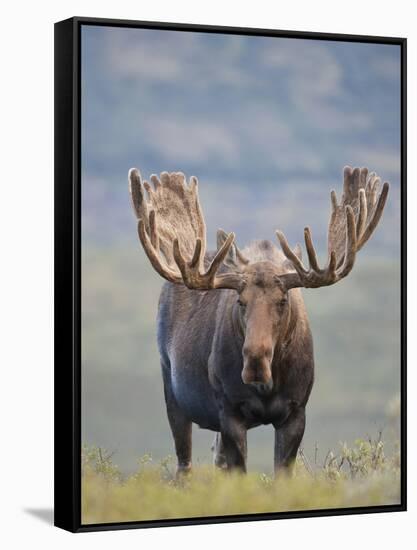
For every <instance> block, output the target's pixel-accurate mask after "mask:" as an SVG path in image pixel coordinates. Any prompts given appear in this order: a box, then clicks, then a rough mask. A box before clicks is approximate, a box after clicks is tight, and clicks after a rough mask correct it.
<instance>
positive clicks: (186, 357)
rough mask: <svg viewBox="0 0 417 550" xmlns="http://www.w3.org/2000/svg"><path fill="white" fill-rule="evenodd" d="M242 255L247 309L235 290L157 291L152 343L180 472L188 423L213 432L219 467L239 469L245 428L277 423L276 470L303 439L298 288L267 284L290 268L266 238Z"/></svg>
mask: <svg viewBox="0 0 417 550" xmlns="http://www.w3.org/2000/svg"><path fill="white" fill-rule="evenodd" d="M244 254H245V255H246V257H248V258H249V259H250V260H251V263H250V271H248V275H247V276H248V278H249V281H250V283H249V284H247V288H246V290H245V292H247V293H250V294H249V295H248V296H246V301H247V302H248V304H247V306H246V309H245V312H243V311H242V307H241V306H240V305H239V303H238V299H239V298H242V297H240V296H239V293H238V292H237V291H235V290H209V291H199V290H189V289H188V288H186V287H185V286H184V285H177V284H172V283H165V285H164V287H163V289H162V292H161V297H160V302H159V312H158V346H159V351H160V355H161V365H162V373H163V380H164V390H165V399H166V405H167V412H168V418H169V422H170V426H171V429H172V433H173V436H174V440H175V447H176V453H177V457H178V466H179V470H180V471H181V470H188V469H189V468H190V466H191V427H192V423H195V424H198V425H199V426H200V427H201V428H205V429H209V430H213V431H215V432H218V435H217V436H216V443H215V463H216V464H217V465H218V466H220V467H228V468H229V469H230V468H239V469H241V470H243V471H244V470H246V454H247V449H246V432H247V430H248V429H251V428H254V427H256V426H259V425H261V424H272V425H273V427H274V429H275V459H274V463H275V469H276V470H277V469H280V468H281V467H285V466H289V465H290V464H291V463H292V461H293V460H294V459H295V456H296V453H297V450H298V447H299V445H300V442H301V439H302V437H303V433H304V427H305V406H306V403H307V400H308V398H309V395H310V391H311V388H312V385H313V378H314V359H313V344H312V337H311V332H310V328H309V324H308V320H307V316H306V312H305V308H304V303H303V300H302V296H301V292H300V290H299V289H292V290H290V291H288V293H283V292H281V291H280V290H279V289H278V290H277V288H276V287H277V285H276V282H275V283H274V285H275V286H274V287H272V284H271V285H270V283H269V279H268V276H270V277H276V275H277V274H282V273H285V272H287V271H288V266H286V260H285V257H284V256H283V254H281V253H280V252H279V251H278V249H277V248H276V247H275V246H274V245H273V244H272V243H269V242H268V241H262V242H261V243H255V244H254V245H252V247H250V248H248V249H246V250H245V251H244ZM222 269H223V270H226V271H227V268H224V267H223V268H222ZM265 273H267V275H268V276H266V275H265ZM274 292H275V293H277V292H278V293H280V294H279V296H278V295H274V294H273V293H274ZM242 295H243V293H242ZM282 297H284V303H283V304H282V305H277V304H280V298H282ZM277 308H281V309H280V310H278V309H277Z"/></svg>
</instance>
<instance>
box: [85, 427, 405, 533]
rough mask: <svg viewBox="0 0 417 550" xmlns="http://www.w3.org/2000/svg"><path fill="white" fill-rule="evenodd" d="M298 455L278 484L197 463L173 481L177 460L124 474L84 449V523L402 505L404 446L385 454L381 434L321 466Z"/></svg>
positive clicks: (103, 454) (103, 455)
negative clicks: (402, 451)
mask: <svg viewBox="0 0 417 550" xmlns="http://www.w3.org/2000/svg"><path fill="white" fill-rule="evenodd" d="M316 457H317V453H316V452H314V453H313V456H309V457H307V456H306V453H305V452H304V451H303V450H302V449H300V450H299V452H298V455H297V459H296V463H295V467H294V471H293V474H292V475H291V476H288V475H282V476H278V477H276V478H274V477H272V476H269V475H266V474H264V473H259V472H252V471H249V473H248V474H247V475H246V476H242V475H241V474H239V473H238V472H236V471H235V472H226V471H224V470H220V469H218V468H215V467H213V466H208V465H206V466H203V465H197V466H196V465H194V467H193V470H192V473H190V474H188V475H187V476H182V477H181V478H180V479H177V478H176V475H175V461H174V458H173V457H172V456H168V457H166V459H164V460H159V461H156V462H155V461H154V460H153V459H152V457H151V456H150V455H144V456H142V457H141V458H140V459H139V460H138V465H137V470H136V472H134V473H133V474H131V475H123V474H122V473H121V471H120V470H119V468H118V467H117V465H116V464H115V463H114V456H112V455H111V454H110V453H108V452H107V451H105V450H103V449H100V448H97V447H88V446H84V448H83V453H82V522H83V523H84V524H93V523H105V522H125V521H143V520H154V519H169V518H201V517H208V516H221V515H236V514H259V513H271V512H285V511H292V510H320V509H331V508H346V507H366V506H375V505H388V504H398V503H399V502H400V477H401V472H400V454H399V448H398V447H397V448H395V449H393V450H392V452H389V453H388V452H386V451H385V446H384V441H383V439H382V438H381V434H379V435H378V436H377V437H375V438H365V439H358V440H357V441H355V442H354V444H353V445H352V446H348V445H346V444H345V443H343V444H340V446H339V448H338V449H337V450H335V451H334V452H330V451H329V452H328V453H327V454H326V455H325V457H324V459H323V460H320V461H318V460H317V458H316Z"/></svg>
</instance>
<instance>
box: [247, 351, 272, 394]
mask: <svg viewBox="0 0 417 550" xmlns="http://www.w3.org/2000/svg"><path fill="white" fill-rule="evenodd" d="M271 360H272V351H270V350H269V349H268V348H266V347H265V348H260V349H257V350H256V351H255V350H253V349H248V348H244V349H243V370H242V381H243V383H244V384H251V385H261V386H264V385H266V386H268V385H269V384H271V383H272V374H271Z"/></svg>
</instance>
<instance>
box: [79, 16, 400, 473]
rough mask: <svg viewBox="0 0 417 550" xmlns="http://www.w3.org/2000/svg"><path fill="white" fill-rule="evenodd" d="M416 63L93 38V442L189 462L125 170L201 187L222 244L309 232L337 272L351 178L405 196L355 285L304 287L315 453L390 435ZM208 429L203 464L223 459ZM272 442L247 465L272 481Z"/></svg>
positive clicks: (85, 365) (85, 108) (258, 432)
mask: <svg viewBox="0 0 417 550" xmlns="http://www.w3.org/2000/svg"><path fill="white" fill-rule="evenodd" d="M399 62H400V58H399V47H398V46H387V45H375V44H356V43H343V42H329V41H308V40H298V39H297V40H294V39H283V38H262V37H244V36H224V35H206V34H203V33H185V32H174V31H153V30H152V31H151V30H141V29H117V28H106V27H94V26H86V27H83V33H82V439H83V442H85V443H88V444H91V445H97V446H101V447H104V448H106V449H109V450H112V451H116V455H115V462H116V463H118V464H119V466H120V467H121V468H122V469H123V470H124V471H126V472H130V471H132V470H134V469H135V467H136V461H137V459H138V457H139V456H141V455H143V454H145V453H151V454H152V455H153V456H154V458H156V459H158V458H162V457H165V456H166V455H167V454H172V453H173V446H172V439H171V435H170V432H169V427H168V422H167V419H166V413H165V405H164V398H163V391H162V381H161V376H160V368H159V357H158V352H157V347H156V323H155V318H156V310H157V302H158V296H159V291H160V288H161V286H162V279H161V278H160V277H159V276H158V275H157V274H156V273H155V272H154V271H153V270H152V268H151V267H150V265H149V262H148V260H147V258H146V257H145V254H144V252H143V251H142V249H141V246H140V243H139V241H138V238H137V234H136V222H135V219H134V216H133V213H132V210H131V206H130V203H129V196H128V188H127V172H128V169H129V168H130V167H132V166H137V167H139V168H140V170H141V171H142V174H143V175H144V177H148V176H149V175H150V174H151V173H152V172H160V171H162V170H168V171H177V170H182V171H184V172H185V173H186V174H187V175H188V176H189V175H191V174H195V175H197V176H198V177H199V179H200V199H201V202H202V205H203V209H204V213H205V217H206V223H207V229H208V240H209V246H210V247H213V246H214V244H215V232H216V230H217V228H218V227H222V228H224V229H225V230H226V231H235V232H236V235H237V241H238V244H239V245H240V246H241V247H242V246H244V245H245V244H247V243H248V242H249V241H250V240H252V239H255V238H269V239H271V240H273V239H274V231H275V229H282V230H283V231H284V232H285V233H286V235H287V237H288V238H289V240H290V242H292V243H293V244H294V243H295V242H297V241H300V239H301V238H302V231H303V227H304V226H305V225H309V226H310V227H311V228H312V230H313V234H314V237H315V241H316V242H317V248H318V249H319V251H321V258H322V259H324V257H325V251H326V227H327V222H328V216H329V203H330V200H329V194H330V189H332V188H335V189H336V190H337V191H338V194H339V196H340V192H341V186H342V168H343V165H345V164H351V165H357V166H362V165H366V166H369V168H370V169H371V170H376V171H377V172H378V173H379V174H380V175H381V176H382V177H383V178H384V180H388V181H390V183H391V190H390V196H389V199H388V204H387V208H386V211H385V213H384V217H383V219H382V221H381V224H380V227H378V229H377V231H376V234H375V235H374V236H373V238H372V240H371V241H370V242H369V243H368V244H367V245H366V247H365V249H364V250H363V251H361V253H360V254H359V257H358V259H357V265H355V268H354V271H353V272H352V273H351V275H350V276H349V277H348V278H347V279H346V280H344V281H342V282H341V283H339V284H337V285H336V286H334V287H329V288H323V289H319V290H305V291H304V298H305V301H306V304H307V310H308V313H309V317H310V322H311V327H312V331H313V336H314V342H315V359H316V382H315V386H314V388H313V392H312V395H311V398H310V401H309V404H308V409H307V427H306V433H305V437H304V441H303V447H304V449H305V452H306V453H307V455H309V456H313V455H314V453H315V447H316V445H317V446H318V455H319V458H320V457H324V456H325V455H326V453H327V451H328V449H329V448H334V447H336V446H337V445H338V442H339V441H348V442H351V441H353V440H354V439H356V438H357V437H363V436H366V434H367V433H369V434H372V435H373V434H375V433H376V432H377V431H378V430H380V429H384V428H385V431H386V433H385V438H387V437H388V438H389V430H388V429H387V428H386V423H387V420H386V412H387V408H388V406H389V403H390V402H391V403H392V400H393V399H395V397H396V396H398V393H399V383H400V95H399V94H400V89H399V84H400V64H399ZM213 435H214V434H212V433H211V432H208V431H205V430H201V429H199V428H197V427H195V428H194V461H197V462H198V461H199V462H201V463H206V462H209V461H211V453H210V446H211V443H212V439H213ZM272 454H273V430H272V428H271V427H263V428H257V429H255V430H253V431H251V432H250V433H249V467H250V468H253V469H255V468H256V469H260V470H263V471H265V472H271V471H272Z"/></svg>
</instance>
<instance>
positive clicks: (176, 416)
mask: <svg viewBox="0 0 417 550" xmlns="http://www.w3.org/2000/svg"><path fill="white" fill-rule="evenodd" d="M167 370H168V369H165V368H164V367H162V372H163V379H164V395H165V403H166V408H167V415H168V421H169V425H170V427H171V432H172V436H173V438H174V444H175V453H176V455H177V477H179V476H180V475H181V474H184V473H188V472H189V471H190V470H191V454H192V422H191V421H190V420H189V419H188V418H187V417H186V415H185V414H184V412H183V411H182V410H181V408H180V407H179V406H178V403H177V401H176V399H175V396H174V393H173V391H172V386H171V377H170V373H169V371H168V372H167Z"/></svg>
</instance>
